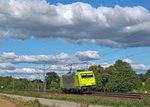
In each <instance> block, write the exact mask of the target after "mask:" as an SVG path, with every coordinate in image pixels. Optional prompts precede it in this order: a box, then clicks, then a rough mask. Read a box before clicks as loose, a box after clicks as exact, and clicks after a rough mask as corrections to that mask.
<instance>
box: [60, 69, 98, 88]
mask: <svg viewBox="0 0 150 107" xmlns="http://www.w3.org/2000/svg"><path fill="white" fill-rule="evenodd" d="M60 86H61V88H62V89H81V88H83V87H89V86H96V82H95V76H94V73H93V71H79V72H75V73H68V74H66V75H63V76H62V77H61V79H60Z"/></svg>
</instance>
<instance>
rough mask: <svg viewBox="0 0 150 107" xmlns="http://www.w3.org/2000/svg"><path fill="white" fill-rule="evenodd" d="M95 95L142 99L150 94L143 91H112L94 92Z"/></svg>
mask: <svg viewBox="0 0 150 107" xmlns="http://www.w3.org/2000/svg"><path fill="white" fill-rule="evenodd" d="M92 95H93V96H104V97H117V98H130V99H142V98H143V97H145V96H150V95H149V94H142V93H111V92H109V93H108V92H92Z"/></svg>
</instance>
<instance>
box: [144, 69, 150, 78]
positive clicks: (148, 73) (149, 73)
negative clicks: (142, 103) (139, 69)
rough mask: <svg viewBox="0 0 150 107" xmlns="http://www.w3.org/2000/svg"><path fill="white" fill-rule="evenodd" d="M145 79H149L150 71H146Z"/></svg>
mask: <svg viewBox="0 0 150 107" xmlns="http://www.w3.org/2000/svg"><path fill="white" fill-rule="evenodd" d="M145 77H146V78H147V77H150V69H149V70H147V71H146V73H145Z"/></svg>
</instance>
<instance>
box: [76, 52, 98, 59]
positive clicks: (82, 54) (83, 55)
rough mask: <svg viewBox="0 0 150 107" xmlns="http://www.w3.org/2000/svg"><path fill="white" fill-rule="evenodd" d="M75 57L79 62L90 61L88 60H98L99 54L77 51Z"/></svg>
mask: <svg viewBox="0 0 150 107" xmlns="http://www.w3.org/2000/svg"><path fill="white" fill-rule="evenodd" d="M75 56H76V57H77V58H78V59H79V60H81V61H90V60H98V59H99V57H100V56H99V54H98V51H90V50H89V51H82V52H80V51H78V52H76V53H75Z"/></svg>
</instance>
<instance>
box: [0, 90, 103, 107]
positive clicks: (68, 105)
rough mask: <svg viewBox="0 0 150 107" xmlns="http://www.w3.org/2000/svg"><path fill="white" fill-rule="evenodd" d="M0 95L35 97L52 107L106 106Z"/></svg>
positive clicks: (12, 96)
mask: <svg viewBox="0 0 150 107" xmlns="http://www.w3.org/2000/svg"><path fill="white" fill-rule="evenodd" d="M0 95H4V96H8V97H11V98H19V99H23V100H26V101H28V100H32V101H33V100H35V99H38V100H39V102H40V103H41V104H43V105H48V106H54V107H106V106H98V105H85V104H80V103H75V102H69V101H59V100H51V99H45V98H36V97H26V96H19V95H10V94H2V93H0ZM11 107H12V106H11Z"/></svg>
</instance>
